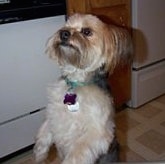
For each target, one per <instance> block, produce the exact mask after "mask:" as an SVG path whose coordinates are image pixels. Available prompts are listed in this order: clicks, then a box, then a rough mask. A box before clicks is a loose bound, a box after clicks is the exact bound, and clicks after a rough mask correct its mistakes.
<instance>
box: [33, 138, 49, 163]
mask: <svg viewBox="0 0 165 164" xmlns="http://www.w3.org/2000/svg"><path fill="white" fill-rule="evenodd" d="M33 152H34V158H35V161H36V162H37V163H41V162H42V161H44V160H45V159H46V158H47V152H48V147H47V145H46V144H45V143H43V142H40V141H37V142H36V144H35V146H34V149H33Z"/></svg>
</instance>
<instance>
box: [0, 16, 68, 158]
mask: <svg viewBox="0 0 165 164" xmlns="http://www.w3.org/2000/svg"><path fill="white" fill-rule="evenodd" d="M64 22H65V16H64V15H61V16H55V17H48V18H42V19H34V20H29V21H21V22H17V23H9V24H2V25H0V158H1V157H4V156H6V155H8V154H10V153H13V152H15V151H17V150H20V149H22V148H24V147H26V146H29V145H31V144H33V143H34V139H35V136H36V134H37V130H38V128H39V127H40V125H41V123H42V121H43V119H44V109H45V107H46V105H47V103H48V99H47V87H48V86H49V85H51V84H52V83H53V82H54V80H55V79H56V78H57V77H58V76H59V69H58V67H57V65H56V64H55V63H54V62H53V61H51V60H50V59H49V58H48V56H47V55H46V54H45V44H46V41H47V40H48V38H49V37H50V36H51V35H52V34H53V33H54V32H55V31H56V30H57V29H59V28H60V27H61V26H63V25H64Z"/></svg>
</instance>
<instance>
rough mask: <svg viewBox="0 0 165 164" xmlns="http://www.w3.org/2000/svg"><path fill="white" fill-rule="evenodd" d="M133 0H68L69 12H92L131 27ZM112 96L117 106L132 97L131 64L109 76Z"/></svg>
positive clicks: (107, 19) (108, 21)
mask: <svg viewBox="0 0 165 164" xmlns="http://www.w3.org/2000/svg"><path fill="white" fill-rule="evenodd" d="M130 11H131V0H78V1H75V0H67V13H68V15H71V14H73V13H76V12H79V13H90V14H95V15H97V16H98V17H100V18H101V19H102V20H103V21H104V22H106V23H109V24H110V23H114V24H116V25H120V26H124V27H127V28H129V27H130V24H131V14H130ZM109 84H110V86H111V91H112V96H113V97H114V101H115V104H116V106H117V107H119V106H121V105H123V104H124V103H125V102H127V101H128V100H129V99H130V96H131V95H130V94H131V66H130V65H125V66H121V65H119V66H117V67H116V69H115V71H114V73H113V74H112V75H111V76H110V77H109Z"/></svg>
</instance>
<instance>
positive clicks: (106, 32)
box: [47, 14, 127, 72]
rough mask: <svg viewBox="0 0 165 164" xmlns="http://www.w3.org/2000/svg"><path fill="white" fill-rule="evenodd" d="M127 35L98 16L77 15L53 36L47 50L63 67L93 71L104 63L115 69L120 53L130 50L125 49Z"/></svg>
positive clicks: (106, 67) (108, 69)
mask: <svg viewBox="0 0 165 164" xmlns="http://www.w3.org/2000/svg"><path fill="white" fill-rule="evenodd" d="M126 37H127V36H126V35H125V34H124V33H123V32H122V31H120V30H118V28H115V26H111V27H109V26H108V25H106V24H105V23H103V22H102V21H101V20H99V19H98V18H97V17H95V16H92V15H83V14H75V15H73V16H71V17H70V18H69V19H68V21H67V22H66V24H65V26H64V27H63V28H61V29H60V30H59V31H57V32H56V33H55V34H54V36H52V37H51V39H50V40H49V42H48V49H47V50H48V53H49V55H50V57H51V58H53V59H55V60H57V61H58V63H59V64H60V65H61V66H62V67H65V66H67V65H70V66H73V67H74V68H76V69H81V70H85V71H87V72H91V71H95V70H96V69H98V68H100V67H101V66H102V65H104V66H105V69H106V70H107V71H111V70H112V69H113V68H114V66H115V65H116V63H117V62H118V60H119V56H120V55H121V54H123V52H124V51H127V48H123V47H124V46H126V44H127V43H126V40H127V39H126Z"/></svg>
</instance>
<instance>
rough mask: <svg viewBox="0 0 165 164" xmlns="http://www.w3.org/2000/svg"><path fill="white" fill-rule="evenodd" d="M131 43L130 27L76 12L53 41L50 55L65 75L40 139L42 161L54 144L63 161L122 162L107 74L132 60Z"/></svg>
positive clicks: (37, 153) (38, 157)
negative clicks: (119, 64)
mask: <svg viewBox="0 0 165 164" xmlns="http://www.w3.org/2000/svg"><path fill="white" fill-rule="evenodd" d="M131 45H132V44H131V38H130V36H129V34H128V32H127V31H126V30H124V29H122V28H120V27H116V26H114V25H107V24H105V23H103V22H102V21H101V20H100V19H98V18H97V17H96V16H93V15H84V14H75V15H73V16H71V17H70V18H69V19H68V21H67V22H66V24H65V26H64V27H62V28H61V29H60V30H59V31H57V32H56V33H55V34H54V35H53V36H52V37H51V38H50V39H49V41H48V44H47V53H48V54H49V56H50V57H51V58H52V59H54V60H55V61H56V62H57V63H58V64H59V67H60V68H61V72H62V74H61V77H60V78H59V80H58V81H57V82H56V83H55V84H54V86H53V87H52V88H51V89H50V93H49V98H50V102H49V104H48V106H47V113H46V119H45V122H44V123H43V124H42V126H41V128H40V129H39V132H38V135H37V137H36V144H35V148H34V154H35V157H36V160H37V161H38V162H40V161H42V160H44V159H45V158H46V156H47V153H48V151H49V148H50V146H51V145H52V144H55V146H56V148H57V150H58V154H59V157H60V159H61V163H62V164H94V163H104V164H105V163H106V162H107V163H108V162H110V161H115V160H117V157H116V153H117V151H116V149H114V148H113V147H116V145H117V143H116V141H115V140H114V138H115V135H114V134H115V132H114V131H115V129H114V128H115V124H114V120H113V117H114V106H113V100H112V98H111V96H110V94H109V88H108V84H107V82H106V78H107V75H108V74H109V73H112V72H113V70H114V68H115V66H116V64H117V63H119V62H120V61H121V60H123V59H127V58H128V56H129V54H130V52H131V49H132V48H131ZM114 145H115V146H114ZM108 150H110V151H109V152H108ZM106 154H107V155H106ZM100 157H101V158H100Z"/></svg>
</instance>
